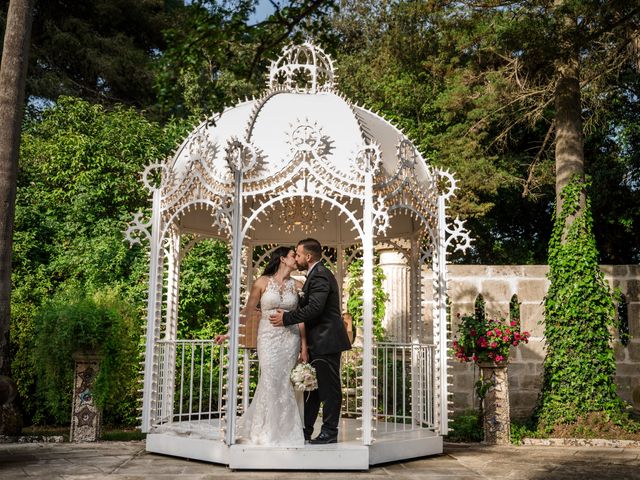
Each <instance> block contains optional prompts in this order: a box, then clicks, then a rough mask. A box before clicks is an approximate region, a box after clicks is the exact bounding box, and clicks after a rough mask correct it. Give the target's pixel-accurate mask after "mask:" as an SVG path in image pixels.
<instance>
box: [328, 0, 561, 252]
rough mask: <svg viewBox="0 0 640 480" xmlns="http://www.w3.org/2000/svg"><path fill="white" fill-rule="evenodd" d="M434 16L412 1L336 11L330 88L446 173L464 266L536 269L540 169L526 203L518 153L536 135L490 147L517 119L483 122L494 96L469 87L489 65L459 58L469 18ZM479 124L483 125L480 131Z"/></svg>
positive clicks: (545, 232)
mask: <svg viewBox="0 0 640 480" xmlns="http://www.w3.org/2000/svg"><path fill="white" fill-rule="evenodd" d="M443 17H446V16H445V15H444V14H443V13H442V11H441V10H439V9H437V8H434V6H433V5H430V4H429V3H428V2H422V1H403V2H394V1H386V2H385V1H378V0H358V1H350V2H343V3H342V8H341V10H340V12H339V13H337V14H336V15H334V17H333V24H334V29H335V31H336V35H337V36H338V38H339V42H337V45H338V47H336V50H335V55H336V58H337V69H338V74H339V81H340V88H341V90H342V91H344V92H345V93H346V94H347V96H348V97H349V98H351V99H352V100H354V101H355V102H357V103H362V104H364V105H365V106H366V107H368V108H370V109H372V110H374V111H380V112H381V113H382V114H383V115H384V116H385V117H386V118H388V119H390V120H391V121H392V122H394V123H396V124H397V125H398V126H399V127H400V128H402V130H403V131H404V133H405V134H407V135H408V136H409V138H411V139H412V141H413V142H414V143H415V144H416V145H417V146H418V148H419V150H420V151H421V153H422V155H423V156H424V158H425V159H426V160H427V161H428V162H430V163H433V164H434V165H437V166H439V167H445V168H449V169H451V170H452V171H454V172H455V174H456V178H457V179H458V181H459V183H458V186H459V187H460V192H459V193H458V195H457V196H456V199H455V202H454V206H453V208H454V210H455V214H459V215H461V216H462V217H464V218H465V219H466V220H467V225H468V226H469V227H470V228H471V231H472V232H473V236H474V238H475V242H474V250H473V252H472V253H471V255H470V256H466V257H465V258H464V261H465V262H469V261H471V262H478V263H480V262H482V263H536V262H537V263H542V262H544V260H545V258H546V243H547V240H548V238H549V235H550V232H551V227H550V210H549V208H548V205H549V203H550V200H551V198H552V196H553V187H552V182H553V177H552V174H551V172H550V171H551V168H549V167H548V164H546V163H545V164H544V165H543V166H542V167H541V168H537V169H536V173H537V174H538V175H537V176H536V180H537V181H539V183H540V185H539V186H538V187H537V188H536V189H535V195H527V196H523V195H522V189H523V185H524V183H525V181H526V178H527V174H528V163H529V157H530V154H529V153H528V152H529V151H530V149H531V148H532V145H534V144H535V142H537V140H538V138H539V137H540V136H541V135H544V132H542V134H541V133H540V132H539V130H540V129H536V130H533V131H531V130H527V129H525V128H519V129H518V130H517V131H514V132H513V135H512V136H511V138H510V140H509V141H508V142H503V141H498V140H497V135H498V134H497V131H498V126H497V125H499V124H500V122H505V123H508V122H509V121H510V119H511V120H512V119H513V118H516V117H517V116H518V115H520V112H514V111H513V109H512V110H505V111H502V112H498V113H496V114H495V115H493V117H492V114H491V112H492V111H493V110H495V105H499V104H501V103H500V102H501V101H502V99H501V98H499V97H498V92H497V91H496V90H498V91H499V88H498V87H497V86H496V87H494V88H493V89H492V90H489V89H487V90H486V91H485V89H484V87H485V86H484V84H483V83H482V82H480V81H478V78H479V77H481V74H480V73H479V72H481V71H483V70H485V69H489V68H490V67H491V66H492V65H493V63H492V61H491V60H489V59H488V58H486V59H485V57H484V56H482V57H480V56H475V55H472V54H470V53H465V52H471V53H472V52H473V49H472V48H471V47H470V46H469V45H468V43H469V42H471V41H472V40H470V38H469V37H475V35H474V34H471V33H468V32H467V30H471V29H472V28H475V27H477V25H476V23H475V20H476V19H473V20H469V21H468V25H467V23H466V22H463V21H462V20H460V19H456V22H453V19H449V20H450V21H451V22H452V23H451V24H445V19H446V18H445V19H443ZM478 28H479V27H478ZM465 32H466V33H465ZM485 34H486V32H485V33H483V34H481V33H478V35H485ZM481 38H484V37H481ZM487 41H489V40H487ZM474 79H475V80H474ZM485 117H486V118H490V117H491V121H488V120H485V121H482V122H480V119H482V118H485ZM478 123H480V125H478Z"/></svg>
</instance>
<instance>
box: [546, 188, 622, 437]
mask: <svg viewBox="0 0 640 480" xmlns="http://www.w3.org/2000/svg"><path fill="white" fill-rule="evenodd" d="M585 187H586V186H585V183H584V181H582V180H580V179H578V178H575V179H573V180H572V181H571V182H570V183H569V184H568V185H567V186H566V187H565V188H564V189H563V190H562V193H561V197H562V202H563V204H562V209H561V211H560V212H559V214H558V213H557V214H556V215H555V219H554V226H553V233H552V236H551V240H550V243H549V280H550V282H551V284H550V286H549V290H548V292H547V296H546V298H545V303H544V307H545V340H546V349H547V352H546V357H545V359H544V378H543V386H542V392H541V395H540V398H539V402H538V407H537V412H536V414H537V417H538V425H539V428H540V429H542V430H547V431H550V430H552V429H553V427H554V426H555V425H558V424H565V423H572V422H575V421H576V420H578V419H579V417H580V416H583V415H586V414H588V413H590V412H605V413H607V414H610V415H612V416H613V417H615V416H617V415H619V414H621V413H622V407H623V403H622V401H621V400H620V399H619V398H618V396H617V394H616V384H615V381H614V377H615V371H616V364H615V357H614V352H613V349H612V347H611V343H610V342H611V335H610V333H609V327H611V326H613V325H614V323H615V308H614V304H613V300H612V293H611V291H610V289H609V285H608V284H607V282H606V280H605V278H604V275H603V273H602V271H601V270H600V268H599V265H598V251H597V248H596V244H595V239H594V236H593V232H592V223H593V221H592V217H591V207H590V203H589V200H588V199H587V200H586V202H585V204H584V205H581V195H582V193H583V192H584V190H585Z"/></svg>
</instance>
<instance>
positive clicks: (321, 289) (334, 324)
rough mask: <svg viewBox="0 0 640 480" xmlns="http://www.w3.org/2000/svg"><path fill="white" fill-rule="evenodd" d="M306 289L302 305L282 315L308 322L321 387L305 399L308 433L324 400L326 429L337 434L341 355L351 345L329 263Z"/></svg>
mask: <svg viewBox="0 0 640 480" xmlns="http://www.w3.org/2000/svg"><path fill="white" fill-rule="evenodd" d="M302 292H303V294H302V297H301V298H300V301H299V302H298V308H297V309H296V310H294V311H292V312H285V313H284V315H283V317H282V318H283V323H284V324H285V325H294V324H296V323H304V326H305V331H306V336H307V346H308V348H309V356H310V361H311V362H312V363H313V366H314V367H315V369H316V372H317V376H318V389H317V390H314V391H312V392H311V393H310V395H309V396H308V398H307V401H306V402H305V408H304V423H305V435H306V436H308V437H309V436H311V433H312V431H313V425H314V423H315V421H316V418H317V417H318V411H319V409H320V402H322V403H323V404H324V407H323V410H322V432H324V433H325V434H327V435H330V436H335V435H336V434H337V433H338V421H339V419H340V407H341V403H342V386H341V382H340V355H341V353H342V352H343V351H345V350H349V349H350V348H351V342H349V337H348V336H347V330H346V328H345V326H344V322H343V320H342V316H341V314H340V291H339V289H338V282H337V281H336V279H335V277H334V276H333V274H332V273H331V272H330V271H329V270H328V269H327V267H325V266H324V265H323V264H322V263H318V264H316V265H314V266H313V268H312V269H311V271H310V272H309V275H308V276H307V280H306V281H305V283H304V286H303V287H302Z"/></svg>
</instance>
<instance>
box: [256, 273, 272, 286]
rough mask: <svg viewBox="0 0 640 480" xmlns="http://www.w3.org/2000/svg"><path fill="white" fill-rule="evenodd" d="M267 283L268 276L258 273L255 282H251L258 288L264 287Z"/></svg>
mask: <svg viewBox="0 0 640 480" xmlns="http://www.w3.org/2000/svg"><path fill="white" fill-rule="evenodd" d="M267 283H269V277H267V276H266V275H260V276H259V277H258V278H257V279H256V281H255V282H253V285H254V286H256V287H260V288H264V287H266V285H267Z"/></svg>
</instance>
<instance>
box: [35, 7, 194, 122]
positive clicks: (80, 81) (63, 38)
mask: <svg viewBox="0 0 640 480" xmlns="http://www.w3.org/2000/svg"><path fill="white" fill-rule="evenodd" d="M34 3H35V9H34V18H33V29H32V35H31V54H30V62H29V75H28V77H27V86H26V92H27V98H30V99H31V100H32V101H31V102H30V106H31V107H32V108H36V109H37V110H41V109H42V105H47V104H48V103H50V102H55V101H56V99H57V98H58V97H59V96H60V95H71V96H76V97H81V98H85V99H88V100H90V101H92V102H97V103H101V104H104V105H113V104H116V103H121V104H126V105H131V106H135V107H136V108H150V107H152V106H153V105H154V104H155V102H156V95H155V92H154V90H153V78H154V75H153V70H152V68H153V63H154V62H155V61H156V59H157V57H158V56H159V55H161V54H162V51H163V50H164V49H165V47H166V44H165V40H164V36H163V34H162V31H163V30H164V29H166V28H168V27H169V26H170V25H173V23H172V22H173V20H175V18H179V12H180V10H181V9H183V8H184V4H183V2H182V1H179V0H145V1H143V2H141V1H137V0H94V1H77V2H73V3H69V2H68V1H64V0H35V1H34ZM34 99H37V100H38V101H35V102H34V101H33V100H34Z"/></svg>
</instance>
